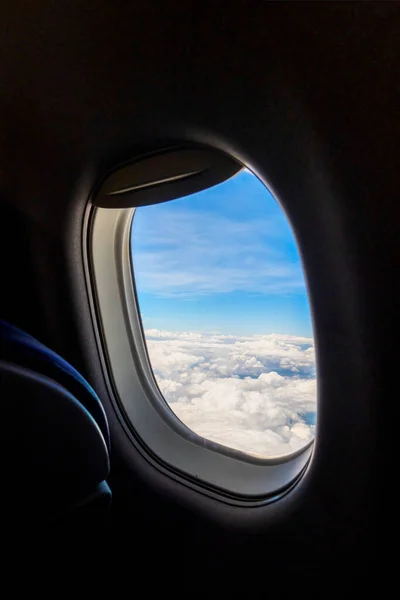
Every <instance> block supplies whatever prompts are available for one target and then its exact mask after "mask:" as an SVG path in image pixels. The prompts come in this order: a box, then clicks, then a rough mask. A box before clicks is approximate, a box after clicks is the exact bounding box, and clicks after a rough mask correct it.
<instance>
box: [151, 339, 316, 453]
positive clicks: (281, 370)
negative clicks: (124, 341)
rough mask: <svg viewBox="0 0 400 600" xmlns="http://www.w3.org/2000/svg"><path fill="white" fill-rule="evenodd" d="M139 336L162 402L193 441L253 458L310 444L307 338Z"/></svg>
mask: <svg viewBox="0 0 400 600" xmlns="http://www.w3.org/2000/svg"><path fill="white" fill-rule="evenodd" d="M145 333H146V340H147V345H148V351H149V356H150V360H151V363H152V367H153V370H154V373H155V376H156V379H157V382H158V385H159V388H160V390H161V392H162V393H163V395H164V398H165V399H166V401H167V402H168V404H169V406H170V407H171V410H172V411H173V412H174V413H175V414H176V415H177V416H178V418H179V419H180V420H181V421H182V422H184V423H185V425H187V426H188V427H189V428H190V429H192V430H193V431H195V432H196V433H198V434H199V435H201V436H203V437H205V438H208V439H210V440H213V441H216V442H219V443H220V444H223V445H225V446H229V447H231V448H236V449H239V450H242V451H244V452H248V453H251V454H257V455H261V456H276V455H280V454H288V453H290V452H293V451H294V450H297V449H299V448H301V447H302V446H304V445H305V444H306V443H307V442H308V441H309V440H311V439H312V438H313V435H314V428H315V427H314V424H313V416H314V415H315V411H316V380H315V356H314V346H313V340H312V339H311V338H301V337H295V336H284V335H277V334H270V335H258V336H232V335H221V334H215V333H214V334H201V333H193V332H179V333H177V332H167V331H159V330H156V329H148V330H146V332H145Z"/></svg>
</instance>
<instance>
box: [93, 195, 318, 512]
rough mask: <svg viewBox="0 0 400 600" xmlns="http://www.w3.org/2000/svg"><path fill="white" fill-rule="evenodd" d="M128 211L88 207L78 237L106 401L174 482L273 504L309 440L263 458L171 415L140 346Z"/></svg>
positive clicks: (290, 481)
mask: <svg viewBox="0 0 400 600" xmlns="http://www.w3.org/2000/svg"><path fill="white" fill-rule="evenodd" d="M134 212H135V209H134V208H125V209H108V208H97V207H95V206H93V205H89V206H88V212H87V216H86V225H85V227H84V230H83V248H84V262H85V266H86V269H85V270H86V277H87V284H88V290H89V296H90V299H91V307H92V313H93V322H94V324H95V329H96V330H97V339H98V343H99V351H100V353H101V354H102V355H103V361H102V362H103V367H104V369H105V370H106V371H107V373H106V375H107V376H108V377H109V379H110V381H111V382H112V392H111V395H113V396H114V401H115V402H117V403H119V406H120V407H122V408H123V411H124V413H125V415H126V419H127V421H128V422H129V423H130V425H131V426H132V428H133V430H134V433H135V436H137V438H138V439H139V440H140V442H141V444H142V446H143V447H144V448H145V451H146V452H147V453H149V455H154V456H155V457H157V458H158V460H159V461H161V462H162V464H163V466H164V467H167V470H169V471H170V472H171V474H172V473H173V474H174V477H176V476H177V475H178V477H180V478H182V479H183V480H185V483H187V484H190V483H192V484H193V485H194V486H195V487H196V488H197V489H198V488H199V487H200V488H201V489H202V490H203V491H205V492H207V490H211V491H212V493H213V495H214V494H215V493H217V495H221V496H224V498H225V500H226V499H230V500H231V501H232V502H234V501H236V500H238V499H239V500H240V501H241V502H242V501H244V502H246V503H252V502H256V503H259V502H260V501H262V502H268V501H271V500H276V499H277V498H279V497H280V496H281V495H283V494H285V493H286V492H287V491H288V490H289V489H291V487H292V486H293V485H294V484H295V483H296V482H297V481H298V479H299V478H300V476H301V475H302V474H303V473H304V471H305V469H306V467H307V464H308V463H309V461H310V458H311V456H312V452H313V441H312V442H310V443H309V444H307V446H305V447H304V448H302V449H301V450H299V451H297V452H294V453H292V454H290V455H284V456H280V457H274V458H272V459H263V458H259V457H253V456H250V455H248V454H245V453H243V452H240V451H237V450H234V449H230V448H226V447H225V446H222V445H220V444H218V443H215V442H212V441H210V440H207V439H204V438H202V437H201V436H199V435H197V434H196V433H194V432H193V431H192V430H190V429H189V428H188V427H186V426H185V425H184V424H183V423H182V422H181V421H180V420H179V419H178V418H177V417H176V416H175V415H174V413H173V412H172V410H171V409H170V408H169V406H168V404H167V402H166V401H165V400H164V398H163V396H162V394H161V392H160V390H159V388H158V386H157V384H156V381H155V377H154V375H153V372H152V368H151V364H150V361H149V358H148V354H147V348H146V343H145V339H144V333H143V328H142V323H141V318H140V310H139V307H138V302H137V295H136V290H135V283H134V275H133V267H132V261H131V226H132V220H133V216H134ZM133 450H134V448H133Z"/></svg>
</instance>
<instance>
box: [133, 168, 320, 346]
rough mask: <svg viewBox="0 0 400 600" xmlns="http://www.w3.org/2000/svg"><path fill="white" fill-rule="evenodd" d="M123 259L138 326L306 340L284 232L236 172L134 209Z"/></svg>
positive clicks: (252, 185)
mask: <svg viewBox="0 0 400 600" xmlns="http://www.w3.org/2000/svg"><path fill="white" fill-rule="evenodd" d="M132 257H133V265H134V271H135V279H136V286H137V292H138V297H139V304H140V309H141V313H142V319H143V323H144V327H145V328H146V329H147V328H156V329H164V330H168V331H196V332H209V331H218V332H220V333H227V334H233V335H248V334H266V333H281V334H290V335H300V336H311V335H312V328H311V320H310V310H309V305H308V299H307V294H306V289H305V283H304V277H303V273H302V268H301V264H300V258H299V254H298V251H297V247H296V244H295V241H294V237H293V234H292V231H291V228H290V226H289V223H288V221H287V218H286V216H285V215H284V213H283V211H282V209H281V208H280V207H279V205H278V204H277V203H276V201H275V200H274V198H273V196H272V195H271V194H270V193H269V192H268V190H267V189H266V188H265V186H264V185H263V184H262V183H261V182H260V181H259V180H258V179H257V178H256V177H255V176H254V175H252V174H251V173H249V172H248V171H246V170H245V171H242V172H240V173H239V174H238V175H236V176H235V177H233V178H232V179H230V180H229V181H226V182H225V183H222V184H220V185H218V186H215V187H214V188H211V189H209V190H206V191H204V192H200V193H198V194H194V195H192V196H187V197H185V198H180V199H178V200H174V201H172V202H166V203H164V204H158V205H154V206H146V207H143V208H139V209H137V210H136V214H135V217H134V220H133V227H132Z"/></svg>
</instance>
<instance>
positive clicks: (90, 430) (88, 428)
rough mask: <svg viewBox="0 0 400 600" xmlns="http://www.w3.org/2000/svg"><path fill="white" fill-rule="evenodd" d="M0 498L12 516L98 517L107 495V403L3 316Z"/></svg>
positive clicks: (45, 521)
mask: <svg viewBox="0 0 400 600" xmlns="http://www.w3.org/2000/svg"><path fill="white" fill-rule="evenodd" d="M0 382H1V386H0V389H1V394H0V409H1V424H2V432H1V435H0V438H1V449H2V454H1V456H2V469H1V480H2V498H1V501H2V503H3V506H5V508H6V513H5V512H4V511H3V514H7V515H8V516H9V520H10V521H11V523H12V522H13V519H14V523H17V524H21V523H22V522H27V523H33V524H36V525H39V526H40V527H43V526H44V525H49V526H50V527H52V526H53V525H56V526H57V525H58V524H60V523H64V524H67V527H69V526H70V523H77V522H79V523H80V524H82V523H85V522H88V523H89V522H94V523H97V522H98V520H99V518H100V519H102V520H103V519H104V515H105V514H107V512H108V509H109V507H110V503H111V491H110V488H109V487H108V485H107V483H106V478H107V477H108V474H109V466H110V464H109V445H110V440H109V431H108V424H107V418H106V415H105V412H104V409H103V407H102V405H101V403H100V400H99V399H98V397H97V395H96V393H95V392H94V390H93V389H92V388H91V386H90V385H89V384H88V383H87V381H86V380H85V379H84V378H83V377H82V376H81V375H80V373H78V371H76V369H74V368H73V367H72V366H71V365H70V364H69V363H68V362H67V361H65V360H64V359H63V358H61V357H60V356H59V355H58V354H56V353H55V352H53V351H52V350H50V349H49V348H47V347H46V346H44V345H43V344H41V343H40V342H38V341H37V340H36V339H35V338H33V337H32V336H30V335H28V334H27V333H25V332H24V331H22V330H20V329H18V328H17V327H14V326H13V325H10V324H9V323H7V322H5V321H1V320H0Z"/></svg>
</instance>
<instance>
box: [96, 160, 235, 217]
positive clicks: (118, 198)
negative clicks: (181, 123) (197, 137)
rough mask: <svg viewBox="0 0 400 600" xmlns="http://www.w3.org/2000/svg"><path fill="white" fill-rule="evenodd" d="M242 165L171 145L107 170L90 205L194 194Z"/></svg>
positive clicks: (120, 204) (130, 203)
mask: <svg viewBox="0 0 400 600" xmlns="http://www.w3.org/2000/svg"><path fill="white" fill-rule="evenodd" d="M241 169H242V165H241V164H240V163H238V162H236V161H235V160H234V159H232V158H231V157H230V156H227V155H225V154H223V153H222V152H219V151H216V150H213V149H208V148H171V149H168V150H163V151H162V152H159V153H157V154H152V155H146V156H144V157H141V158H138V159H137V160H135V161H133V162H132V163H130V164H127V165H124V166H123V167H120V168H119V169H117V170H115V171H114V172H113V173H111V174H110V175H109V176H108V177H107V178H106V179H105V181H104V182H103V184H102V186H101V188H100V190H99V192H98V194H97V195H96V197H95V199H94V204H96V205H97V206H100V207H101V208H130V207H138V206H146V205H149V204H156V203H159V202H166V201H168V200H174V199H175V198H180V197H182V196H189V195H190V194H195V193H197V192H200V191H202V190H205V189H207V188H209V187H212V186H214V185H217V184H218V183H222V182H223V181H226V180H227V179H229V178H230V177H233V175H235V174H236V173H237V172H238V171H240V170H241Z"/></svg>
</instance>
